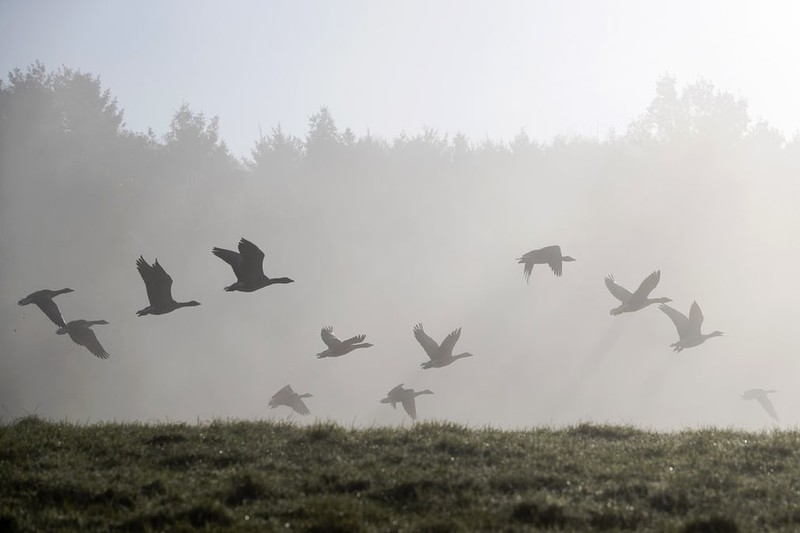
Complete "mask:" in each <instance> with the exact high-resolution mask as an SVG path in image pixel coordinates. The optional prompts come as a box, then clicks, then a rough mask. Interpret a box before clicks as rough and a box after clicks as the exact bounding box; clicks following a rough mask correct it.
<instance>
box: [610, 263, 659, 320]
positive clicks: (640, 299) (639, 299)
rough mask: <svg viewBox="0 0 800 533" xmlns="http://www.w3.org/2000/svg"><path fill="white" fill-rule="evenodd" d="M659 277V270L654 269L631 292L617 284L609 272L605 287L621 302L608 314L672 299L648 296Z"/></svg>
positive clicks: (629, 310)
mask: <svg viewBox="0 0 800 533" xmlns="http://www.w3.org/2000/svg"><path fill="white" fill-rule="evenodd" d="M660 279H661V271H660V270H656V271H655V272H653V273H652V274H650V275H649V276H647V277H646V278H644V281H642V283H640V284H639V288H638V289H636V292H633V293H632V292H631V291H629V290H628V289H626V288H625V287H622V286H621V285H619V284H617V282H616V281H614V276H612V275H610V274H609V275H608V276H606V287H608V290H609V292H611V294H613V295H614V297H615V298H616V299H617V300H619V301H620V302H622V305H620V306H619V307H615V308H614V309H612V310H611V311H609V312H610V314H611V315H614V316H616V315H621V314H622V313H632V312H634V311H638V310H639V309H644V308H645V307H647V306H648V305H650V304H665V303H667V302H671V301H672V300H671V299H669V298H648V295H649V294H650V293H651V292H652V291H653V289H655V288H656V285H658V282H659V280H660Z"/></svg>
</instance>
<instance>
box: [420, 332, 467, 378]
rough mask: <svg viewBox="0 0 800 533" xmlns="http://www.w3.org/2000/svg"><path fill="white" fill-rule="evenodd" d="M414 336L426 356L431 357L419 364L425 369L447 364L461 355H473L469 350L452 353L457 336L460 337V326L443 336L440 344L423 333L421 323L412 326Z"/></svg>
mask: <svg viewBox="0 0 800 533" xmlns="http://www.w3.org/2000/svg"><path fill="white" fill-rule="evenodd" d="M414 337H416V338H417V341H418V342H419V343H420V344H421V345H422V348H423V349H424V350H425V353H427V354H428V357H430V358H431V360H430V361H425V362H424V363H422V364H421V365H420V366H421V367H422V368H425V369H428V368H439V367H442V366H447V365H449V364H450V363H452V362H453V361H455V360H456V359H461V358H462V357H472V355H473V354H471V353H469V352H464V353H460V354H458V355H453V348H454V347H455V345H456V342H457V341H458V338H459V337H461V328H458V329H454V330H453V331H452V332H450V335H448V336H447V337H445V338H444V340H443V341H442V345H441V346H439V344H437V343H436V341H435V340H433V339H432V338H430V337H429V336H428V334H427V333H425V330H424V329H422V324H417V325H416V326H414Z"/></svg>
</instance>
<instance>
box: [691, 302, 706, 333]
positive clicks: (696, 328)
mask: <svg viewBox="0 0 800 533" xmlns="http://www.w3.org/2000/svg"><path fill="white" fill-rule="evenodd" d="M702 325H703V312H702V311H701V310H700V306H699V305H697V302H692V307H691V308H690V309H689V327H690V328H692V332H693V333H695V334H697V335H700V327H701V326H702Z"/></svg>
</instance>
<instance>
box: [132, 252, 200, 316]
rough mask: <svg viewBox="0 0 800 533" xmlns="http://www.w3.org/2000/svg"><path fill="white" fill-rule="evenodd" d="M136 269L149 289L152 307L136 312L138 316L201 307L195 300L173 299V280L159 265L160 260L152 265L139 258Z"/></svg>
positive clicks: (148, 295)
mask: <svg viewBox="0 0 800 533" xmlns="http://www.w3.org/2000/svg"><path fill="white" fill-rule="evenodd" d="M136 269H137V270H138V271H139V275H140V276H142V280H144V287H145V289H147V299H148V300H150V305H148V306H147V307H145V308H144V309H142V310H140V311H136V315H137V316H144V315H163V314H166V313H170V312H172V311H174V310H176V309H180V308H181V307H194V306H196V305H200V302H197V301H195V300H192V301H189V302H176V301H175V300H174V299H173V298H172V278H171V277H170V275H169V274H167V272H166V270H164V268H163V267H162V266H161V265H160V264H159V263H158V259H156V262H155V263H153V264H152V265H149V264H148V263H147V261H145V260H144V257H143V256H139V259H137V260H136Z"/></svg>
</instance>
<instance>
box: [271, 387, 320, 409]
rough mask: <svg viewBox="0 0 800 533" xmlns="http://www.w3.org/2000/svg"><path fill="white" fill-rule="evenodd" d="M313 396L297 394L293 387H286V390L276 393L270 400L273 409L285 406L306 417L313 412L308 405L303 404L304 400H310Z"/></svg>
mask: <svg viewBox="0 0 800 533" xmlns="http://www.w3.org/2000/svg"><path fill="white" fill-rule="evenodd" d="M312 396H313V394H308V393H306V394H297V393H296V392H295V391H294V390H293V389H292V386H291V385H286V386H285V387H284V388H282V389H281V390H279V391H278V392H276V393H275V394H273V395H272V398H270V399H269V406H270V407H271V408H272V409H275V408H276V407H278V406H279V405H285V406H287V407H291V408H292V409H294V410H295V411H296V412H297V413H299V414H301V415H303V416H305V415H308V414H311V411H309V410H308V407H306V404H305V403H304V402H303V398H310V397H312Z"/></svg>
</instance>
